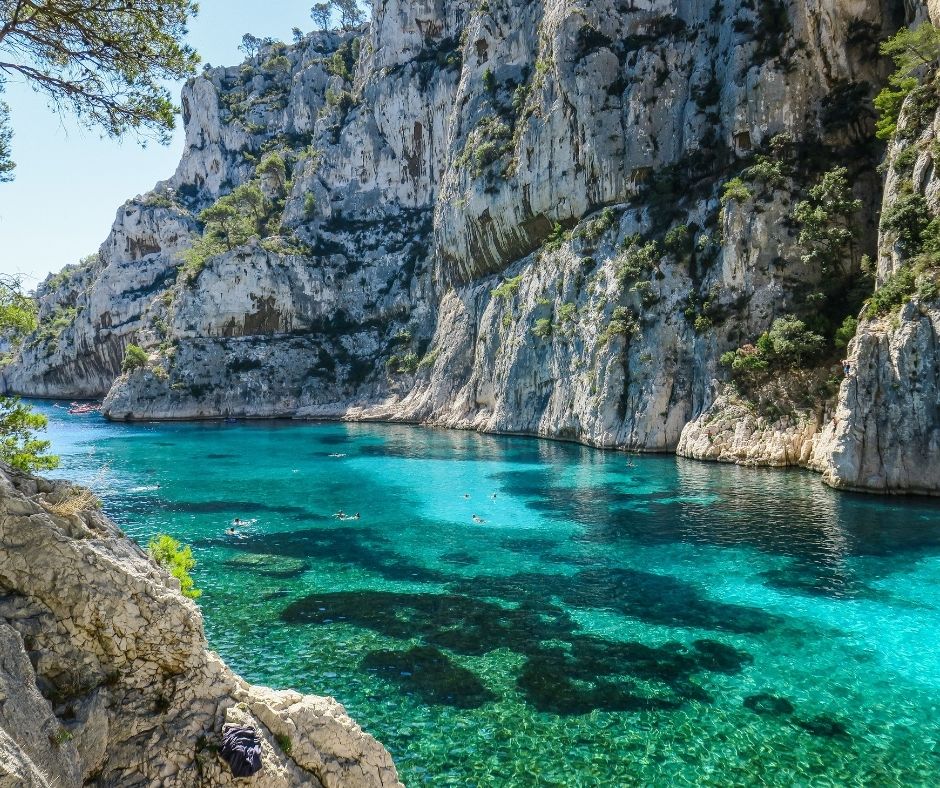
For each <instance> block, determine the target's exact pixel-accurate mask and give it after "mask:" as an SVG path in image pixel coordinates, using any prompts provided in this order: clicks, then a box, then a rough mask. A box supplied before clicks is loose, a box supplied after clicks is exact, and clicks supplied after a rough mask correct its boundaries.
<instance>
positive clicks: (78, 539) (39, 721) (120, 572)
mask: <svg viewBox="0 0 940 788" xmlns="http://www.w3.org/2000/svg"><path fill="white" fill-rule="evenodd" d="M66 489H67V485H64V484H62V483H56V484H52V483H49V482H46V481H43V480H39V479H34V478H31V477H27V476H23V475H20V474H17V473H15V472H13V471H11V470H10V469H9V468H7V467H5V466H0V785H2V786H11V788H12V786H17V787H19V786H24V785H27V786H43V787H45V786H57V787H58V788H68V787H69V786H82V785H102V786H104V785H122V786H124V785H127V786H131V785H135V786H136V785H139V786H166V787H169V786H173V787H174V788H175V787H176V786H179V788H191V787H192V786H226V785H236V784H241V782H240V781H236V780H235V779H234V778H233V777H232V775H231V772H230V771H229V769H228V766H227V765H226V764H225V763H224V762H223V761H222V760H221V759H220V758H219V757H218V755H217V754H216V750H217V748H218V745H219V743H220V741H221V730H222V725H223V723H225V722H238V723H241V724H248V725H252V726H253V727H255V728H256V729H257V730H258V731H259V732H260V735H261V739H262V742H263V745H262V746H263V751H262V752H263V769H262V771H261V772H260V773H259V774H258V775H257V776H256V777H255V778H254V779H253V781H252V784H253V785H258V786H269V787H270V788H275V787H276V788H288V786H321V785H322V786H327V787H329V786H334V787H335V788H339V786H343V787H344V788H345V786H362V787H363V788H367V787H368V788H379V787H380V786H399V785H400V782H399V781H398V776H397V772H396V770H395V766H394V764H393V763H392V759H391V757H390V756H389V754H388V753H387V752H386V751H385V749H384V748H383V747H382V745H381V744H379V743H378V742H377V741H376V740H375V739H373V738H372V737H371V736H369V735H368V734H367V733H365V732H364V731H362V730H361V729H360V728H359V726H358V725H356V723H355V722H353V720H351V719H350V718H349V717H348V716H347V715H346V712H345V710H344V709H343V707H342V706H341V705H340V704H339V703H337V702H336V701H335V700H333V699H332V698H320V697H312V696H305V695H301V694H299V693H296V692H289V691H287V692H275V691H273V690H270V689H267V688H265V687H257V686H252V685H249V684H248V683H246V682H245V681H243V680H242V679H241V678H239V677H238V676H237V675H235V674H234V673H233V672H232V671H231V670H230V669H229V668H228V667H227V666H226V665H225V663H224V662H222V660H221V659H220V658H219V657H218V656H217V655H216V654H214V653H212V652H211V651H209V650H208V648H207V645H206V640H205V636H204V634H203V627H202V617H201V615H200V613H199V609H198V608H197V607H196V605H195V604H194V603H192V602H191V601H190V600H187V599H185V598H184V597H183V596H182V595H181V594H180V592H179V582H178V581H177V580H175V579H174V578H172V577H171V576H170V575H168V574H167V573H166V571H164V570H163V569H162V568H160V567H159V566H157V565H156V564H155V563H154V562H153V561H152V560H151V559H150V558H149V557H148V556H147V555H146V554H145V553H144V552H142V551H141V550H140V548H139V547H137V546H136V545H135V544H134V543H132V542H131V541H130V540H128V539H127V538H125V537H124V536H123V534H121V533H120V531H119V530H118V528H117V527H116V526H115V525H114V524H113V523H112V522H110V521H109V520H108V519H107V518H106V517H104V516H103V515H101V514H100V513H99V512H97V511H86V512H82V513H80V514H73V515H68V516H59V515H57V514H55V513H54V512H53V511H51V510H50V507H51V506H54V504H56V503H59V502H60V501H61V500H62V497H63V495H65V494H66ZM286 741H289V742H290V752H289V753H287V752H285V750H284V748H283V747H282V745H283V744H284V742H286Z"/></svg>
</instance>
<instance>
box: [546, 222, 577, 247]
mask: <svg viewBox="0 0 940 788" xmlns="http://www.w3.org/2000/svg"><path fill="white" fill-rule="evenodd" d="M570 240H571V233H570V232H569V231H567V230H566V229H565V228H564V227H562V226H561V224H560V223H558V222H555V225H554V226H553V227H552V231H551V232H550V233H549V234H548V238H546V239H545V243H544V244H542V251H543V252H555V251H557V250H559V249H561V247H562V246H564V245H565V244H566V243H568V241H570Z"/></svg>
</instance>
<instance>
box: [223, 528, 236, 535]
mask: <svg viewBox="0 0 940 788" xmlns="http://www.w3.org/2000/svg"><path fill="white" fill-rule="evenodd" d="M225 535H226V536H238V531H236V530H235V529H234V528H232V527H231V526H229V527H228V528H226V529H225Z"/></svg>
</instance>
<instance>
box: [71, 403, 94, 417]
mask: <svg viewBox="0 0 940 788" xmlns="http://www.w3.org/2000/svg"><path fill="white" fill-rule="evenodd" d="M71 405H72V406H71V407H70V408H69V409H68V414H69V415H70V416H86V415H88V414H89V413H97V412H98V411H99V410H101V406H100V405H89V404H87V403H86V404H84V405H82V404H79V403H77V402H73V403H71Z"/></svg>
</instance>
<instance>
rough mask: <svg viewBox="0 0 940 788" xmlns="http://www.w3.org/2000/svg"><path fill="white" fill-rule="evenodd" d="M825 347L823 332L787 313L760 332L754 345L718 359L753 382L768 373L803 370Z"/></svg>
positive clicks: (732, 370) (743, 379)
mask: <svg viewBox="0 0 940 788" xmlns="http://www.w3.org/2000/svg"><path fill="white" fill-rule="evenodd" d="M825 350H826V340H825V339H824V338H823V337H822V336H821V335H820V334H817V333H816V332H815V331H811V330H810V329H809V328H808V327H807V326H806V323H804V322H803V321H802V320H799V319H798V318H796V317H793V316H792V315H788V316H787V317H778V318H777V319H776V320H774V322H773V325H772V326H771V327H770V330H769V331H766V332H764V333H763V334H761V335H760V337H759V338H758V340H757V342H756V343H755V344H754V345H744V346H742V347H740V348H738V349H737V350H732V351H729V352H727V353H723V354H722V356H721V358H720V360H719V361H720V363H721V364H722V366H725V367H729V368H730V369H731V373H732V377H734V378H736V379H739V380H742V381H745V382H747V383H748V384H751V385H753V384H755V383H756V382H758V381H760V380H761V379H763V377H764V376H765V375H766V374H767V373H768V372H771V371H772V372H775V373H780V372H785V371H790V370H794V369H800V368H802V367H803V366H804V365H806V364H807V363H810V362H813V361H815V360H817V359H818V358H819V357H820V356H821V355H822V354H823V353H824V352H825Z"/></svg>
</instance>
